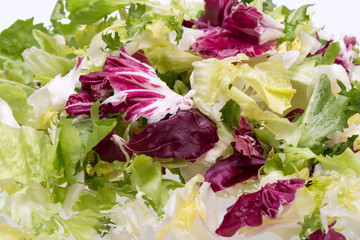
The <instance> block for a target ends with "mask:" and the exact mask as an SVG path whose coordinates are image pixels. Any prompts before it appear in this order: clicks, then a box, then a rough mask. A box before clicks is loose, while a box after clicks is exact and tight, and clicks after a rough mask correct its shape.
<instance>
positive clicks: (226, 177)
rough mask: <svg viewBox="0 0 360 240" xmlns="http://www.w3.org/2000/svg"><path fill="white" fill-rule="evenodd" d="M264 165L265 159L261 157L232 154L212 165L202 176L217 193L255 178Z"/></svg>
mask: <svg viewBox="0 0 360 240" xmlns="http://www.w3.org/2000/svg"><path fill="white" fill-rule="evenodd" d="M264 164H265V159H264V158H261V157H250V158H249V157H246V156H244V155H241V154H232V155H231V156H229V157H227V158H225V159H222V160H220V161H218V162H217V163H215V164H214V165H212V166H211V167H210V168H209V169H208V170H207V171H206V173H205V174H204V179H205V181H206V182H209V183H210V186H211V188H212V190H213V191H214V192H218V191H221V190H223V189H226V188H228V187H231V186H234V185H236V184H238V183H241V182H243V181H246V180H248V179H250V178H253V177H256V175H257V173H258V171H259V168H261V167H262V166H263V165H264Z"/></svg>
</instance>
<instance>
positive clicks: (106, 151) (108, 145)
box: [94, 131, 132, 162]
mask: <svg viewBox="0 0 360 240" xmlns="http://www.w3.org/2000/svg"><path fill="white" fill-rule="evenodd" d="M94 150H95V152H96V153H97V154H99V157H100V159H101V160H103V161H106V162H113V161H121V162H125V161H126V160H127V158H129V157H131V155H132V151H131V150H129V149H128V147H127V146H126V142H125V141H124V140H123V139H122V138H120V137H119V136H117V135H116V134H115V132H114V131H111V132H110V133H109V134H108V135H107V136H106V137H105V138H104V139H103V140H101V142H99V143H98V144H97V145H96V146H95V147H94Z"/></svg>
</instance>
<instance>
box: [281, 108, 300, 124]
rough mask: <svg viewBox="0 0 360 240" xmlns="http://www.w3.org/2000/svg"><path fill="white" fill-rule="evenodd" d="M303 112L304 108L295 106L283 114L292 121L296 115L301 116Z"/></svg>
mask: <svg viewBox="0 0 360 240" xmlns="http://www.w3.org/2000/svg"><path fill="white" fill-rule="evenodd" d="M303 113H304V110H303V109H301V108H296V109H294V110H292V111H291V112H289V113H288V114H286V115H285V116H284V118H287V119H288V120H289V121H290V122H292V121H294V119H295V117H296V116H301V115H302V114H303Z"/></svg>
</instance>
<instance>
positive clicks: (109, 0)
mask: <svg viewBox="0 0 360 240" xmlns="http://www.w3.org/2000/svg"><path fill="white" fill-rule="evenodd" d="M128 4H129V0H90V1H88V0H67V1H66V5H65V7H66V10H67V11H69V12H70V15H69V19H71V20H72V21H74V22H75V23H78V24H91V23H95V22H96V21H98V20H100V19H101V18H104V17H106V16H107V15H108V14H110V13H112V12H114V11H116V10H119V9H121V8H123V7H125V6H127V5H128Z"/></svg>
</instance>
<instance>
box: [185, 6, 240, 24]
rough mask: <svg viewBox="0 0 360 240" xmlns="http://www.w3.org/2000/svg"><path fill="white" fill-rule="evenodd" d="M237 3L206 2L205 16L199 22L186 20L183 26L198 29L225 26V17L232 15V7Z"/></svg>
mask: <svg viewBox="0 0 360 240" xmlns="http://www.w3.org/2000/svg"><path fill="white" fill-rule="evenodd" d="M235 3H236V1H234V0H205V12H204V15H203V16H202V17H200V18H199V20H194V19H191V20H189V21H186V20H185V21H184V22H183V26H185V27H188V28H191V27H192V26H196V27H197V28H198V29H203V28H211V27H221V26H223V24H224V19H225V17H227V16H228V15H229V14H230V11H231V7H232V6H233V5H234V4H235Z"/></svg>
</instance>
